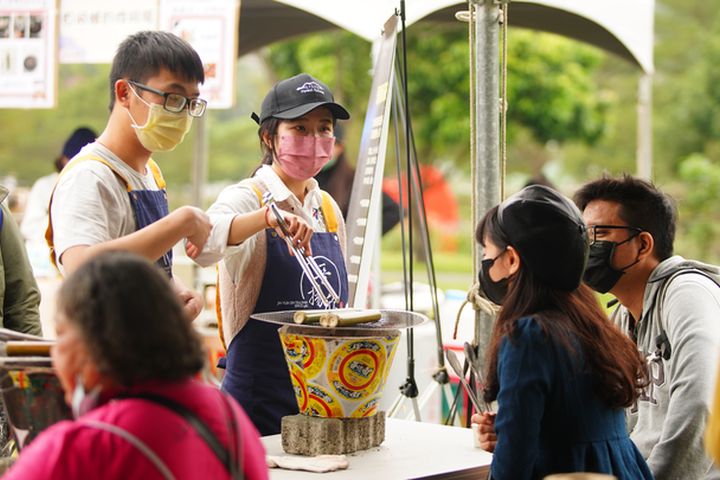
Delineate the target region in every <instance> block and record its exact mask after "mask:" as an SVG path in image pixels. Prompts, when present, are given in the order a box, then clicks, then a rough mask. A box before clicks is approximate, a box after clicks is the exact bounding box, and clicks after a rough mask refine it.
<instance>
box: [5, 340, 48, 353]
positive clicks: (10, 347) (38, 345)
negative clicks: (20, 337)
mask: <svg viewBox="0 0 720 480" xmlns="http://www.w3.org/2000/svg"><path fill="white" fill-rule="evenodd" d="M53 345H55V342H30V341H27V342H26V341H9V342H5V355H7V356H8V357H23V356H26V357H30V356H36V357H49V356H50V347H52V346H53Z"/></svg>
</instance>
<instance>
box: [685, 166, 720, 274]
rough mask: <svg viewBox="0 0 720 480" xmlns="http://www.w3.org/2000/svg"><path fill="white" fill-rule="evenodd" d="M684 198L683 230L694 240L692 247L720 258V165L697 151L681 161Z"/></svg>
mask: <svg viewBox="0 0 720 480" xmlns="http://www.w3.org/2000/svg"><path fill="white" fill-rule="evenodd" d="M678 172H679V175H680V179H681V180H682V182H683V187H684V188H683V189H684V192H683V202H682V203H681V204H680V205H679V214H680V220H681V223H680V228H681V233H682V234H687V239H688V240H690V241H691V242H692V245H688V249H689V250H692V251H694V252H695V254H696V255H697V256H698V257H699V258H702V259H704V260H706V261H715V262H717V261H718V260H720V248H718V246H717V239H718V236H719V235H720V212H718V208H717V206H718V204H720V166H719V165H717V164H716V163H713V162H711V161H710V160H709V159H708V158H706V157H704V156H702V155H700V154H693V155H690V156H688V157H687V158H685V159H684V160H682V161H681V162H680V165H679V168H678Z"/></svg>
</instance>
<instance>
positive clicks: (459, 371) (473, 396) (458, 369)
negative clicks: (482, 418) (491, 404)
mask: <svg viewBox="0 0 720 480" xmlns="http://www.w3.org/2000/svg"><path fill="white" fill-rule="evenodd" d="M445 357H447V359H448V363H449V364H450V366H451V367H452V369H453V370H454V371H455V375H457V376H458V378H460V383H462V386H463V387H465V392H467V395H468V398H469V399H470V401H471V402H472V404H473V407H475V410H476V411H477V412H478V413H483V412H485V409H484V408H482V407H481V406H480V400H479V399H478V397H477V393H476V392H475V391H474V390H473V389H472V388H470V385H469V384H468V382H467V380H466V379H465V372H464V371H463V368H462V366H461V365H460V361H459V360H458V358H457V356H456V355H455V352H454V351H452V350H445Z"/></svg>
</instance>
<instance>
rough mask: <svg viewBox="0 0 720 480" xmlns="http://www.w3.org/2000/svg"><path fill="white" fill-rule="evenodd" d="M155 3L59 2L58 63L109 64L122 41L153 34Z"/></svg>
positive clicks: (130, 0) (139, 0)
mask: <svg viewBox="0 0 720 480" xmlns="http://www.w3.org/2000/svg"><path fill="white" fill-rule="evenodd" d="M157 12H158V2H157V0H122V1H120V2H103V1H98V0H62V4H61V6H60V62H61V63H111V62H112V59H113V57H114V56H115V52H116V51H117V47H118V45H120V42H122V41H123V40H124V39H125V37H127V36H128V35H131V34H133V33H135V32H140V31H142V30H156V29H157V26H158V23H157V22H158V21H157Z"/></svg>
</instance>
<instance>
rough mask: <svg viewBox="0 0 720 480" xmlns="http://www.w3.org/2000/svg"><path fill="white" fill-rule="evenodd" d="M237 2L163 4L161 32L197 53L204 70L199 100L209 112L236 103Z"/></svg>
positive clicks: (177, 1)
mask: <svg viewBox="0 0 720 480" xmlns="http://www.w3.org/2000/svg"><path fill="white" fill-rule="evenodd" d="M239 15H240V2H239V1H238V0H204V1H202V2H200V1H197V0H161V1H160V12H159V25H160V29H161V30H167V31H170V32H173V33H175V34H176V35H178V36H179V37H180V38H183V39H185V40H186V41H187V42H188V43H190V45H192V46H193V47H194V48H195V50H197V52H198V54H199V55H200V58H201V59H202V62H203V66H204V67H205V83H204V84H203V85H201V87H200V96H201V97H202V98H204V99H206V100H207V101H208V108H230V107H232V106H233V104H234V101H235V60H236V58H237V37H238V18H239Z"/></svg>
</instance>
